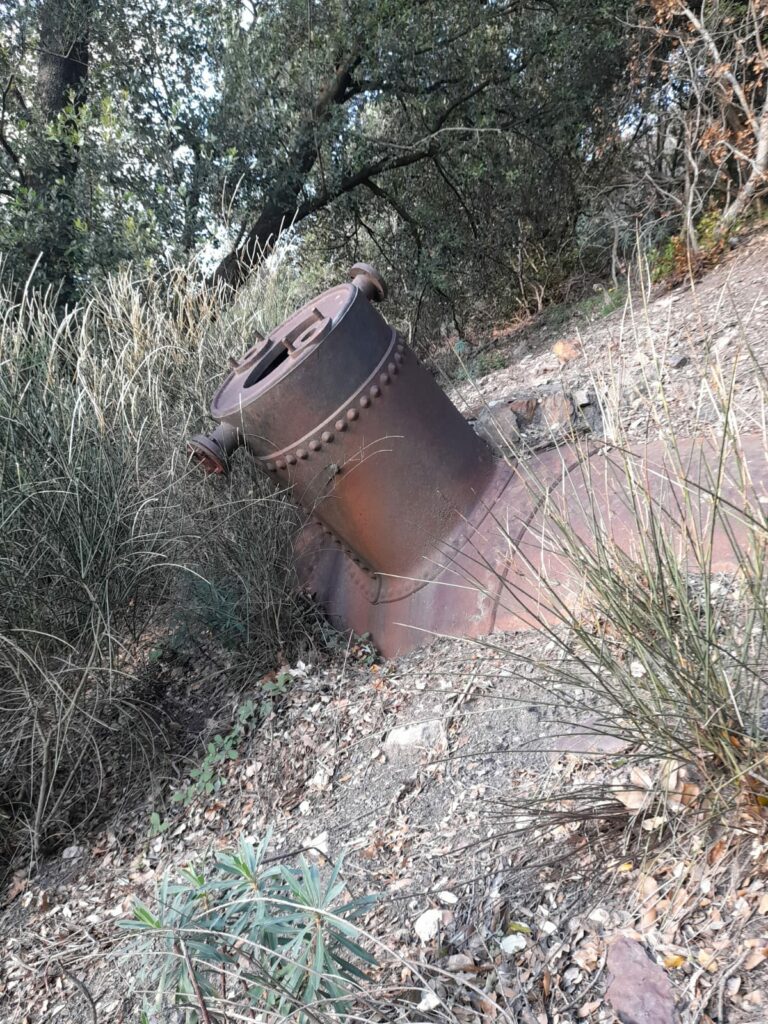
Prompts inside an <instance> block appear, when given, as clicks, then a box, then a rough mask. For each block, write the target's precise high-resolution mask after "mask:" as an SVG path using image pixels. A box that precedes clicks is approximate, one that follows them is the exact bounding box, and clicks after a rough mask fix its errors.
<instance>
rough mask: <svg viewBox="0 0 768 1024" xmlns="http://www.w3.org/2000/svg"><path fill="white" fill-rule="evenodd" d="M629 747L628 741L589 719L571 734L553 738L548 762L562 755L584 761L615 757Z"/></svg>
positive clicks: (602, 724) (600, 723) (595, 720)
mask: <svg viewBox="0 0 768 1024" xmlns="http://www.w3.org/2000/svg"><path fill="white" fill-rule="evenodd" d="M630 746H631V744H630V742H629V740H626V739H623V738H622V737H621V736H613V735H612V734H611V733H610V732H608V731H607V730H606V727H605V724H604V723H602V722H600V721H598V719H596V718H589V719H587V720H586V721H585V722H582V723H581V724H580V725H577V726H575V727H574V729H573V732H566V733H562V734H561V735H560V736H556V737H555V738H554V740H553V743H552V750H551V752H550V760H551V761H556V760H557V759H558V758H559V757H560V756H561V755H563V754H572V755H574V756H575V757H579V758H581V757H583V758H586V759H589V758H590V757H615V756H616V755H617V754H621V753H623V752H624V751H625V750H626V749H627V748H628V747H630Z"/></svg>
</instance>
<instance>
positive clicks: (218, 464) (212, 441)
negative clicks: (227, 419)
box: [187, 423, 243, 476]
mask: <svg viewBox="0 0 768 1024" xmlns="http://www.w3.org/2000/svg"><path fill="white" fill-rule="evenodd" d="M242 443H243V439H242V437H241V435H240V431H239V430H237V429H236V428H235V427H232V426H230V425H229V424H228V423H220V424H219V425H218V427H216V429H215V430H214V431H212V432H211V433H210V434H195V436H194V437H191V438H190V439H189V441H188V442H187V449H188V450H189V453H190V455H191V456H192V458H193V459H194V460H195V461H196V462H197V464H198V465H199V466H200V468H201V469H202V470H203V471H204V472H205V473H214V474H216V475H217V476H223V475H224V474H225V473H227V472H229V458H230V456H231V455H232V453H233V452H234V451H235V450H236V449H237V448H239V447H240V445H241V444H242Z"/></svg>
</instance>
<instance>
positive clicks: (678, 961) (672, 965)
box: [664, 953, 686, 971]
mask: <svg viewBox="0 0 768 1024" xmlns="http://www.w3.org/2000/svg"><path fill="white" fill-rule="evenodd" d="M685 962H686V958H685V957H684V956H680V954H679V953H670V955H669V956H665V957H664V966H665V967H666V968H667V970H668V971H676V970H677V968H678V967H682V966H683V964H684V963H685Z"/></svg>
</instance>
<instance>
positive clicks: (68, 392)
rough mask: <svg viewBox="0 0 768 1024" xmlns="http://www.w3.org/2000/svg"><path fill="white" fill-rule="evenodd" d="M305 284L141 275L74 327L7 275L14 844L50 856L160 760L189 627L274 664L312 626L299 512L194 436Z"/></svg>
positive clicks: (4, 453) (4, 755)
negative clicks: (294, 551)
mask: <svg viewBox="0 0 768 1024" xmlns="http://www.w3.org/2000/svg"><path fill="white" fill-rule="evenodd" d="M298 287H299V286H298V285H297V283H296V277H295V275H294V274H293V272H292V270H291V268H290V267H288V266H287V264H286V263H283V264H281V263H280V262H279V261H278V262H277V264H276V265H274V264H273V265H271V266H270V267H269V268H268V269H266V270H265V271H263V272H262V273H261V274H260V275H259V276H257V277H256V278H255V279H254V281H253V282H252V284H251V286H250V287H249V288H248V289H246V291H245V292H244V294H243V295H242V296H241V297H240V298H239V299H238V301H237V303H236V304H234V305H226V304H225V303H224V302H223V301H222V296H220V295H218V294H216V293H214V292H210V291H205V290H201V288H200V285H199V283H196V282H194V281H193V280H192V279H191V277H190V275H188V274H187V272H186V271H185V270H184V269H178V270H171V271H169V272H167V273H164V274H157V273H142V272H139V271H137V270H135V269H127V270H125V271H124V272H122V273H120V274H118V275H116V276H114V277H112V278H110V279H108V280H107V281H106V282H105V283H104V284H103V285H102V286H101V287H100V289H99V291H98V292H94V293H93V294H92V295H90V296H89V297H88V298H87V300H85V301H84V302H83V303H82V304H81V305H80V306H78V307H76V308H74V309H71V310H70V311H69V312H68V314H67V315H66V317H64V318H63V319H62V318H61V316H60V314H57V310H56V302H55V296H52V295H50V294H40V293H37V292H35V291H34V290H32V289H31V288H27V289H26V290H25V291H24V292H23V293H22V294H21V295H20V296H19V293H18V291H17V290H14V289H13V288H12V286H11V284H10V283H8V284H2V283H0V307H1V308H2V313H1V314H0V367H1V371H2V372H0V793H2V798H0V799H1V800H2V806H1V807H0V829H1V828H2V827H3V825H4V832H2V833H0V846H2V840H3V838H4V839H5V841H6V844H10V847H11V848H12V849H15V850H16V851H17V853H18V851H19V849H26V850H27V851H28V853H30V854H31V855H32V856H33V857H34V856H36V855H37V853H38V852H39V851H40V849H41V847H42V846H43V845H44V844H55V843H57V842H60V841H62V840H64V839H66V838H67V837H68V836H70V835H71V834H72V830H73V829H75V828H77V827H78V826H81V825H82V824H83V823H85V822H86V821H88V820H89V819H90V818H91V817H92V816H93V814H94V813H95V812H96V810H97V808H98V807H99V803H100V800H101V799H102V798H103V797H105V796H106V795H109V796H110V797H111V798H115V797H116V796H118V795H119V794H120V793H121V792H124V790H125V789H126V787H127V786H128V785H129V782H130V777H131V774H132V773H141V772H144V771H145V770H146V759H147V758H148V757H151V753H152V745H153V743H154V737H155V732H156V729H155V722H154V720H153V718H154V717H156V716H153V715H152V713H151V709H150V708H147V707H146V705H145V704H144V703H142V702H141V701H140V700H139V699H138V697H137V687H136V682H137V679H138V678H139V677H140V676H141V675H142V673H143V672H144V671H145V666H146V664H147V654H148V652H149V650H150V649H157V645H158V644H161V645H162V643H164V642H165V641H166V640H167V639H168V637H169V636H171V635H172V634H173V635H176V634H178V633H179V632H180V631H181V632H186V633H187V634H188V635H190V636H196V637H197V638H198V639H199V638H200V637H201V636H206V637H213V642H214V643H225V644H226V645H227V646H229V647H230V648H231V649H232V650H236V651H239V652H241V654H242V655H243V657H242V659H241V662H240V664H242V665H243V666H246V665H248V666H252V667H254V668H258V666H259V665H260V664H261V665H263V664H264V663H265V660H266V659H268V658H270V657H274V655H275V653H276V652H277V651H283V652H284V653H285V654H286V655H287V656H290V655H291V653H293V652H295V651H297V650H298V648H299V646H300V645H301V644H302V643H303V642H304V641H305V640H306V639H307V637H308V635H309V633H311V624H310V623H308V622H307V621H306V615H305V610H304V609H303V608H302V606H301V602H300V601H299V599H298V598H297V596H296V590H295V580H294V576H293V573H292V569H291V537H292V534H293V530H294V528H295V526H296V525H297V519H296V514H295V513H294V511H293V509H292V507H291V506H290V505H289V504H288V503H287V502H286V500H285V498H284V496H282V495H280V494H274V493H272V491H271V489H269V488H268V487H265V486H264V485H263V484H262V483H261V481H260V480H259V479H258V478H257V477H256V476H255V475H254V474H253V473H249V472H248V470H247V469H246V470H245V471H244V472H242V473H240V474H235V476H234V477H233V478H232V480H219V479H216V480H211V479H208V480H206V479H204V478H203V477H202V475H201V474H200V473H199V471H198V470H197V469H195V468H192V467H190V466H189V464H188V460H187V456H186V453H185V444H184V442H185V438H186V437H187V436H188V434H189V433H190V430H195V429H200V426H201V422H200V421H201V419H202V414H203V412H204V410H206V409H207V405H208V402H209V401H210V397H211V395H212V391H213V389H214V387H215V386H216V384H217V383H218V381H219V380H220V379H221V377H222V375H223V372H225V368H226V366H227V356H229V355H230V354H232V353H233V352H238V351H242V350H243V349H244V348H245V346H246V345H247V344H249V339H250V337H251V336H252V332H253V329H254V328H256V327H257V328H259V329H261V330H264V329H265V328H269V327H270V326H271V325H272V324H273V323H275V322H279V320H280V319H281V318H282V317H283V316H284V314H285V312H286V310H287V309H288V308H290V304H291V303H295V302H296V301H297V299H298V297H299V296H298V295H297V289H298ZM235 660H236V659H235Z"/></svg>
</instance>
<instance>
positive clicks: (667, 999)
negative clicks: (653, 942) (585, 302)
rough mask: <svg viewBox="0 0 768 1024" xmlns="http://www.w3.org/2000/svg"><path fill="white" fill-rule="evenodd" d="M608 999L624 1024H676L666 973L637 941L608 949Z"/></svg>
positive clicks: (626, 940)
mask: <svg viewBox="0 0 768 1024" xmlns="http://www.w3.org/2000/svg"><path fill="white" fill-rule="evenodd" d="M607 967H608V973H609V976H610V982H609V984H608V988H607V990H606V993H605V995H606V998H607V1000H608V1002H609V1003H610V1004H611V1006H612V1007H613V1010H614V1012H615V1014H616V1016H617V1017H618V1018H619V1020H620V1021H622V1024H677V1019H678V1018H677V1013H676V1012H675V998H674V995H673V992H672V986H671V984H670V981H669V978H668V977H667V975H666V973H665V972H664V970H663V969H662V968H661V967H659V966H658V964H655V963H654V962H653V961H652V960H651V959H650V957H649V956H648V954H647V953H646V951H645V949H644V948H643V947H642V946H641V945H640V943H639V942H636V941H635V940H634V939H629V938H625V937H624V936H619V937H618V938H615V939H613V941H612V942H611V943H610V945H609V946H608V958H607Z"/></svg>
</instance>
